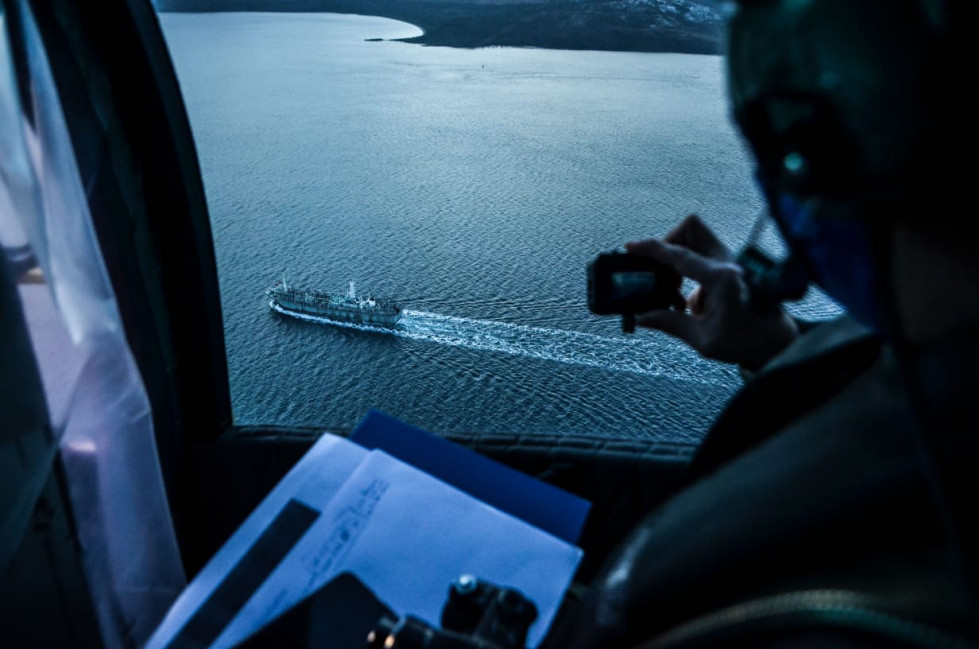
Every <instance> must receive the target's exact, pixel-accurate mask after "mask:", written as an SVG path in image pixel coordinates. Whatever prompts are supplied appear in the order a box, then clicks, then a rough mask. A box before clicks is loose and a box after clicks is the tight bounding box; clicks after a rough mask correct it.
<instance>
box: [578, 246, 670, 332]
mask: <svg viewBox="0 0 979 649" xmlns="http://www.w3.org/2000/svg"><path fill="white" fill-rule="evenodd" d="M679 285H680V277H679V275H677V273H676V271H674V270H673V269H672V268H670V267H669V266H667V265H665V264H662V263H660V262H658V261H655V260H653V259H650V258H649V257H643V256H640V255H634V254H629V253H626V252H620V251H612V252H605V253H601V254H599V255H598V256H597V257H596V258H595V259H593V260H592V261H591V262H590V263H589V264H588V309H589V310H590V311H591V312H592V313H594V314H596V315H621V316H622V330H623V331H624V332H626V333H632V332H633V331H635V326H636V314H639V313H645V312H647V311H654V310H656V309H668V308H670V307H671V306H673V305H675V304H676V303H677V300H678V296H679V293H678V288H679Z"/></svg>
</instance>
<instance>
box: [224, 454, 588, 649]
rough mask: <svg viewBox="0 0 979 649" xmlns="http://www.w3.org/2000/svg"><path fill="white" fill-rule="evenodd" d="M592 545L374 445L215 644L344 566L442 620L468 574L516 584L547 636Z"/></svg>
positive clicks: (241, 634)
mask: <svg viewBox="0 0 979 649" xmlns="http://www.w3.org/2000/svg"><path fill="white" fill-rule="evenodd" d="M581 556H582V551H581V550H580V549H578V548H576V547H574V546H573V545H571V544H569V543H567V542H565V541H562V540H560V539H558V538H556V537H554V536H552V535H550V534H547V533H546V532H543V531H541V530H540V529H538V528H536V527H534V526H532V525H529V524H528V523H525V522H524V521H522V520H520V519H518V518H515V517H513V516H511V515H509V514H505V513H503V512H501V511H500V510H498V509H495V508H493V507H490V506H489V505H486V504H485V503H483V502H481V501H479V500H477V499H475V498H473V497H472V496H469V495H467V494H465V493H463V492H462V491H460V490H458V489H456V488H455V487H451V486H449V485H447V484H446V483H444V482H442V481H441V480H438V479H436V478H434V477H432V476H430V475H428V474H427V473H424V472H422V471H420V470H419V469H416V468H415V467H413V466H410V465H408V464H406V463H404V462H401V461H399V460H397V459H395V458H393V457H391V456H389V455H387V454H386V453H384V452H382V451H373V452H371V454H370V456H369V457H368V458H367V459H366V460H364V461H363V462H362V463H361V464H360V466H359V467H358V468H357V469H356V471H355V472H354V474H353V475H351V476H350V478H349V479H348V481H347V483H346V484H345V485H344V486H343V487H342V488H341V490H340V492H339V493H337V494H336V495H335V496H334V497H333V499H332V500H331V501H330V503H329V505H327V506H326V507H325V508H324V509H323V510H322V511H321V513H320V515H319V517H318V518H317V519H316V521H315V522H314V523H313V524H312V526H311V527H310V528H309V530H308V531H307V532H306V534H305V535H304V536H303V537H302V539H301V540H300V541H299V542H298V543H297V544H296V546H295V548H294V549H293V550H292V552H291V553H289V554H288V555H287V556H286V557H285V559H284V560H283V561H282V563H281V564H280V565H279V568H278V569H277V570H275V571H274V572H273V573H272V575H271V576H270V577H269V578H268V579H267V580H266V581H265V583H263V584H262V586H261V587H260V588H259V589H258V590H257V591H256V592H255V594H254V595H253V596H252V597H251V599H250V600H249V601H248V603H246V604H245V606H244V607H243V608H242V609H241V611H240V612H239V614H238V615H237V616H236V617H235V618H234V619H233V620H232V621H231V624H229V625H228V627H227V628H226V629H225V631H224V632H223V633H222V634H221V635H220V636H219V637H218V640H217V642H216V643H215V644H214V645H213V646H214V647H233V646H234V645H235V644H237V643H239V642H241V641H243V640H245V639H246V638H247V637H248V636H249V635H250V634H251V633H253V632H254V631H256V630H258V629H259V628H260V627H261V626H263V625H264V624H265V623H267V622H268V621H270V620H271V619H272V618H273V617H275V616H276V615H278V614H280V613H282V612H284V611H285V610H286V609H287V608H289V607H290V606H292V605H294V604H296V603H298V602H299V601H300V600H301V599H302V598H303V597H305V596H306V595H308V594H310V593H312V592H313V591H315V590H316V589H317V588H319V587H320V586H322V585H324V584H325V583H326V582H328V581H329V580H330V579H332V578H333V577H335V576H336V575H338V574H339V573H340V572H343V571H349V572H352V573H354V574H356V575H357V576H358V577H359V578H360V579H361V580H363V582H364V583H366V584H368V585H369V586H370V588H371V589H372V590H373V591H374V592H375V593H376V594H377V596H378V597H379V598H380V599H381V600H382V601H384V602H385V603H386V604H387V605H388V606H390V607H391V608H392V609H393V610H394V611H395V612H396V613H398V614H399V615H404V614H409V613H410V614H413V615H416V616H418V617H420V618H422V619H424V620H426V621H427V622H429V623H431V624H433V625H435V626H438V623H439V616H440V614H441V610H442V606H443V605H444V604H445V600H446V596H447V593H448V586H449V584H450V583H451V582H452V581H454V580H455V579H456V578H457V577H459V576H460V575H462V574H473V575H477V576H479V577H480V578H482V579H486V580H489V581H491V582H495V583H497V584H501V585H506V586H508V587H511V588H515V589H517V590H520V591H521V592H523V593H524V595H526V596H527V597H529V598H530V599H531V600H533V601H534V602H535V604H536V605H537V608H538V612H539V617H538V619H537V621H536V622H535V623H534V624H533V626H531V628H530V632H529V633H528V637H527V643H528V646H530V647H534V646H536V645H537V644H539V643H540V642H541V641H542V640H543V638H544V635H545V633H546V631H547V629H548V627H549V626H550V624H551V622H552V621H553V618H554V615H555V614H556V612H557V609H558V606H559V605H560V603H561V600H562V598H563V596H564V593H565V591H566V590H567V588H568V585H569V584H570V582H571V578H572V576H573V575H574V572H575V570H576V568H577V566H578V563H579V561H580V560H581Z"/></svg>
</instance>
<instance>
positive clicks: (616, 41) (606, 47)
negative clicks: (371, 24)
mask: <svg viewBox="0 0 979 649" xmlns="http://www.w3.org/2000/svg"><path fill="white" fill-rule="evenodd" d="M669 6H672V7H674V8H673V10H671V11H666V9H664V5H662V4H655V3H645V4H644V3H637V4H635V5H630V6H628V7H623V6H622V5H621V4H617V3H613V2H594V3H584V4H583V3H575V2H560V3H542V2H534V1H519V0H518V1H514V2H509V3H495V2H493V3H489V2H458V1H455V2H453V1H451V0H444V1H437V0H433V1H419V0H278V1H274V0H158V2H157V7H158V9H159V11H161V12H182V13H199V12H226V11H250V12H296V13H304V12H310V13H312V12H317V13H319V12H323V13H340V14H357V15H365V16H377V17H380V18H390V19H394V20H400V21H402V22H405V23H409V24H411V25H414V26H416V27H418V29H420V30H421V31H422V34H421V35H419V36H413V37H408V38H398V39H388V40H393V41H398V42H404V43H414V44H418V45H429V46H439V47H457V48H466V49H478V48H482V47H536V48H543V49H555V50H599V51H612V52H616V51H618V52H659V53H663V52H673V53H681V54H719V53H720V52H721V48H722V43H721V41H722V37H721V22H720V16H718V15H714V14H712V13H708V12H709V11H710V10H709V9H705V8H704V6H705V5H702V4H701V3H700V0H674V5H669ZM676 6H680V7H683V8H685V11H686V13H677V12H678V11H679V10H678V9H676ZM695 10H696V11H695ZM678 16H679V18H678ZM371 40H375V39H371Z"/></svg>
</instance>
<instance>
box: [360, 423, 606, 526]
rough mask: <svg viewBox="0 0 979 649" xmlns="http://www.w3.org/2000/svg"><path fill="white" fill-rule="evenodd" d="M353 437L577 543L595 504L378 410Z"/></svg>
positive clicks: (487, 502) (492, 504)
mask: <svg viewBox="0 0 979 649" xmlns="http://www.w3.org/2000/svg"><path fill="white" fill-rule="evenodd" d="M350 439H351V440H352V441H354V442H356V443H357V444H360V445H361V446H363V447H364V448H367V449H369V450H373V449H380V450H382V451H384V452H386V453H388V454H389V455H392V456H394V457H396V458H398V459H399V460H401V461H402V462H407V463H408V464H411V465H412V466H414V467H416V468H418V469H421V470H422V471H425V472H426V473H428V474H429V475H432V476H434V477H436V478H438V479H439V480H442V481H443V482H446V483H448V484H450V485H452V486H453V487H455V488H457V489H460V490H461V491H464V492H465V493H467V494H469V495H470V496H473V497H475V498H478V499H479V500H482V501H483V502H484V503H486V504H487V505H490V506H492V507H496V508H497V509H499V510H502V511H504V512H506V513H508V514H510V515H512V516H516V517H517V518H519V519H521V520H523V521H524V522H527V523H530V524H531V525H533V526H535V527H537V528H538V529H541V530H544V531H545V532H547V533H549V534H551V535H553V536H556V537H557V538H559V539H561V540H564V541H567V542H568V543H571V544H575V543H577V541H578V537H579V536H580V535H581V529H582V527H583V526H584V524H585V518H586V517H587V516H588V510H589V508H590V507H591V503H589V502H588V501H587V500H585V499H583V498H579V497H578V496H575V495H574V494H570V493H568V492H567V491H564V490H563V489H559V488H558V487H555V486H553V485H550V484H548V483H546V482H543V481H541V480H538V479H537V478H533V477H531V476H529V475H527V474H525V473H521V472H520V471H517V470H516V469H512V468H510V467H508V466H506V465H503V464H500V463H499V462H496V461H494V460H491V459H490V458H488V457H486V456H484V455H480V454H479V453H476V452H475V451H471V450H469V449H468V448H465V447H463V446H459V445H458V444H453V443H452V442H450V441H448V440H445V439H442V438H440V437H436V436H435V435H433V434H431V433H429V432H427V431H425V430H422V429H421V428H418V427H416V426H412V425H411V424H406V423H405V422H403V421H401V420H399V419H396V418H395V417H392V416H391V415H388V414H386V413H384V412H381V411H379V410H371V411H369V412H368V413H367V415H366V416H365V417H364V419H363V420H362V421H361V422H360V424H358V425H357V428H356V429H354V431H353V433H352V434H351V436H350Z"/></svg>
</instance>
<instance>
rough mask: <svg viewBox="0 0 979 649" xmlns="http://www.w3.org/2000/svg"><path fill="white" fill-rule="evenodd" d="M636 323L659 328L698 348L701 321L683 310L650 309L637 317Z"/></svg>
mask: <svg viewBox="0 0 979 649" xmlns="http://www.w3.org/2000/svg"><path fill="white" fill-rule="evenodd" d="M636 324H637V325H639V326H640V327H646V328H647V329H658V330H659V331H662V332H664V333H667V334H669V335H671V336H674V337H675V338H679V339H680V340H682V341H684V342H685V343H687V344H688V345H690V346H691V347H693V348H694V349H697V348H698V347H697V343H698V342H699V335H700V327H701V323H699V322H698V321H697V320H695V319H694V318H692V317H690V316H688V315H687V314H685V313H684V312H682V311H669V310H665V309H664V310H661V311H650V312H649V313H644V314H643V315H641V316H639V317H637V318H636Z"/></svg>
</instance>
